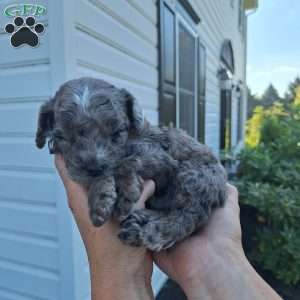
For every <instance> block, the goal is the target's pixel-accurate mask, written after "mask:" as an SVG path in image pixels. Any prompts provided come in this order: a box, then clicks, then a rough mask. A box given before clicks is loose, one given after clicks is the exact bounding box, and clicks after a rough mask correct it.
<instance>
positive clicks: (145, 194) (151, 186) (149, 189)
mask: <svg viewBox="0 0 300 300" xmlns="http://www.w3.org/2000/svg"><path fill="white" fill-rule="evenodd" d="M143 187H144V188H143V191H142V194H141V197H140V199H139V200H138V202H137V203H136V204H135V205H134V209H135V210H136V209H141V208H144V207H145V203H146V201H147V200H148V199H149V198H150V197H151V196H152V195H153V194H154V191H155V183H154V181H153V180H150V179H149V180H146V181H144V183H143Z"/></svg>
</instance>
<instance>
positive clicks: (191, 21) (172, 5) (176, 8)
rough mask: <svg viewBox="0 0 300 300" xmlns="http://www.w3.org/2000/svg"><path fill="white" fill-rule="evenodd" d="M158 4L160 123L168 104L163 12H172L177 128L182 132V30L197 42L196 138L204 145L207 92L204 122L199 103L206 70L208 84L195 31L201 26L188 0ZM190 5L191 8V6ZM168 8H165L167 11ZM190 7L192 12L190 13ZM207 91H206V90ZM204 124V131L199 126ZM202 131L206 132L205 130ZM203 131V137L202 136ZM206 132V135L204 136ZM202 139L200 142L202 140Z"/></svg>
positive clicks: (203, 96) (203, 92) (166, 0)
mask: <svg viewBox="0 0 300 300" xmlns="http://www.w3.org/2000/svg"><path fill="white" fill-rule="evenodd" d="M158 4H159V10H158V17H159V19H158V20H159V77H160V79H159V84H160V86H159V121H160V123H163V121H164V120H163V119H164V116H162V114H161V111H162V110H161V107H163V106H164V105H165V103H166V99H165V97H166V96H167V94H168V92H167V88H166V84H167V83H166V76H165V74H166V73H165V69H166V67H165V58H164V51H165V40H166V39H165V36H164V34H165V32H164V27H163V26H164V25H165V24H164V22H165V20H164V19H163V18H164V11H163V10H164V9H169V10H170V11H172V13H173V14H174V18H175V19H174V23H175V24H174V26H175V31H174V32H175V33H174V35H175V36H174V40H175V49H174V55H175V74H174V77H175V97H176V100H175V101H176V103H175V110H176V112H175V114H176V116H175V124H174V125H175V126H174V127H177V128H179V126H180V93H179V91H180V85H179V81H180V70H179V57H180V53H179V26H180V25H181V26H183V28H184V29H185V30H187V32H188V33H190V34H191V36H192V37H193V38H194V41H195V61H194V63H195V74H194V80H195V82H194V101H193V102H194V109H193V112H194V136H193V137H194V138H196V139H198V140H200V141H201V142H204V136H205V96H206V95H205V90H204V91H202V95H201V96H202V98H203V99H202V102H203V103H202V104H203V105H202V108H203V112H202V114H201V115H202V116H203V120H202V119H201V118H200V114H199V102H200V101H201V100H200V92H199V91H200V81H199V76H200V71H201V68H205V81H206V57H207V56H206V48H205V46H204V44H202V43H201V41H200V38H199V34H198V31H197V28H196V25H197V22H200V18H199V17H198V16H197V15H196V13H195V12H193V14H191V9H192V8H191V6H190V4H189V2H188V1H187V0H177V1H176V0H175V1H169V0H160V1H159V2H158ZM188 5H189V6H188ZM165 6H166V8H165ZM187 7H189V9H187ZM200 45H201V46H202V47H203V48H204V49H205V66H200V63H201V62H200V51H199V50H200ZM202 89H203V88H202ZM204 89H205V87H204ZM164 101H165V103H164ZM172 103H173V102H172ZM200 124H201V127H200V126H199V125H200ZM202 127H203V128H202ZM200 131H201V134H200ZM202 131H203V133H202ZM200 137H201V138H200Z"/></svg>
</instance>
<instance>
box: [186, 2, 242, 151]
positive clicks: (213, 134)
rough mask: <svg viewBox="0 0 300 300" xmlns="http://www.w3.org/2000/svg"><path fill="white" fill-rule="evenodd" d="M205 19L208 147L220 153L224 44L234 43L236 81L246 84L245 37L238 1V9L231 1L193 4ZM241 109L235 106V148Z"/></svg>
mask: <svg viewBox="0 0 300 300" xmlns="http://www.w3.org/2000/svg"><path fill="white" fill-rule="evenodd" d="M190 3H191V4H192V6H193V8H194V9H195V10H196V12H197V14H198V15H199V17H200V18H201V22H200V24H199V25H198V28H197V29H198V33H199V36H200V38H201V40H202V42H203V44H204V45H205V47H206V51H207V90H206V136H205V140H206V144H207V145H209V146H210V147H211V148H212V149H213V150H214V151H215V153H218V152H219V140H220V136H219V133H220V131H219V124H220V117H219V116H220V87H219V79H218V77H217V73H218V70H219V68H220V55H221V47H222V43H223V41H224V40H225V39H230V40H231V42H232V46H233V52H234V59H235V74H234V78H235V79H236V80H243V81H245V59H246V58H245V47H246V42H245V40H246V39H245V37H243V35H242V33H241V32H240V30H239V27H238V12H239V10H238V1H236V3H235V5H234V8H232V6H231V5H230V1H227V0H213V1H212V0H190ZM236 130H237V105H236V99H235V98H233V102H232V144H233V145H235V143H236V135H237V133H236Z"/></svg>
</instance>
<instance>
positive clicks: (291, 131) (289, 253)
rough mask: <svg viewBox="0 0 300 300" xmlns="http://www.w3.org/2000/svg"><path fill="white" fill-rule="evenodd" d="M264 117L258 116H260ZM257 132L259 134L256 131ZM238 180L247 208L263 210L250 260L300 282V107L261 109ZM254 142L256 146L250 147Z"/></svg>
mask: <svg viewBox="0 0 300 300" xmlns="http://www.w3.org/2000/svg"><path fill="white" fill-rule="evenodd" d="M256 114H258V115H256ZM254 126H256V128H257V131H258V132H257V133H255V130H254V129H253V128H254ZM249 134H250V135H252V137H254V136H255V138H252V139H248V140H247V142H248V145H247V146H246V148H245V149H244V150H243V151H242V152H241V153H240V155H239V157H238V160H239V167H238V172H237V180H236V182H235V184H236V185H237V186H238V188H239V191H240V199H241V202H242V203H245V204H248V205H251V206H254V207H256V208H257V210H258V213H259V216H258V219H257V222H258V226H257V230H256V236H255V239H256V240H257V243H258V247H257V248H256V249H254V250H253V251H252V253H250V258H251V259H252V260H253V261H254V262H256V263H259V264H260V266H261V267H263V268H264V269H267V270H270V271H272V273H273V274H274V275H275V276H276V277H277V278H278V279H281V280H282V281H284V282H285V283H288V284H297V283H300V106H299V105H298V106H297V105H295V104H292V105H291V106H289V107H288V108H283V107H282V106H280V105H279V106H278V104H276V105H275V106H273V107H272V108H271V109H268V110H264V109H261V108H259V109H258V110H256V112H255V113H254V116H253V117H252V120H250V121H249V123H248V137H249ZM249 141H250V142H249Z"/></svg>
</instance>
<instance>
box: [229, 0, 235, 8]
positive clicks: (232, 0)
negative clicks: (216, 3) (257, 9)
mask: <svg viewBox="0 0 300 300" xmlns="http://www.w3.org/2000/svg"><path fill="white" fill-rule="evenodd" d="M234 3H235V0H230V4H231V7H232V8H234Z"/></svg>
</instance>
